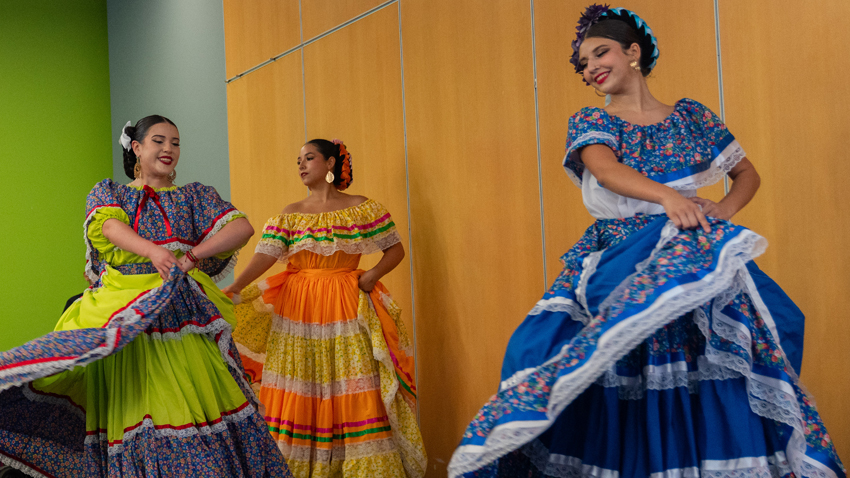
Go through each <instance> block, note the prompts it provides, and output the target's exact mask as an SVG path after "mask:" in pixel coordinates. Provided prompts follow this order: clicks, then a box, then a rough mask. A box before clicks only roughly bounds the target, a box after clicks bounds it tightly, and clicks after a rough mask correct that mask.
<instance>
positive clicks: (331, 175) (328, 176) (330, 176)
mask: <svg viewBox="0 0 850 478" xmlns="http://www.w3.org/2000/svg"><path fill="white" fill-rule="evenodd" d="M334 179H335V176H334V172H333V171H328V174H326V175H325V181H327V182H328V184H333V182H334Z"/></svg>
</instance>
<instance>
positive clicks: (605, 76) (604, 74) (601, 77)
mask: <svg viewBox="0 0 850 478" xmlns="http://www.w3.org/2000/svg"><path fill="white" fill-rule="evenodd" d="M607 79H608V72H607V71H603V72H602V73H600V74H598V75H596V76H594V77H593V81H595V82H596V84H597V85H601V84H602V83H605V80H607Z"/></svg>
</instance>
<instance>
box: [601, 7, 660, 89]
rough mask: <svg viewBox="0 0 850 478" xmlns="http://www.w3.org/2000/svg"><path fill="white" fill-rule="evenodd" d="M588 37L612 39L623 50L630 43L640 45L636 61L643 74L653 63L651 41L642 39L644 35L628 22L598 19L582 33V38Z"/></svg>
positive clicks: (645, 74)
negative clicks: (597, 21) (638, 58)
mask: <svg viewBox="0 0 850 478" xmlns="http://www.w3.org/2000/svg"><path fill="white" fill-rule="evenodd" d="M588 38H607V39H609V40H614V41H615V42H617V43H619V44H620V46H621V47H623V50H627V49H628V48H629V47H630V46H632V43H637V44H638V46H640V61H639V62H638V63H639V65H640V72H641V74H642V75H643V76H647V75H649V72H650V71H651V68H650V67H649V65H650V64H652V63H653V58H652V53H653V51H654V47H653V45H652V44H651V43H649V42H647V41H644V40H645V39H646V37H645V36H643V35H638V33H637V31H636V30H635V29H634V28H633V27H632V26H630V25H629V24H628V23H626V22H624V21H622V20H615V19H613V18H612V19H610V20H605V21H600V22H599V23H597V24H596V25H593V26H592V27H590V28H588V30H587V33H585V34H584V39H585V40H587V39H588Z"/></svg>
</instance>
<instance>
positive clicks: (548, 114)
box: [534, 0, 723, 284]
mask: <svg viewBox="0 0 850 478" xmlns="http://www.w3.org/2000/svg"><path fill="white" fill-rule="evenodd" d="M534 6H535V16H534V19H535V27H536V28H535V31H536V46H537V89H538V95H539V105H540V150H541V163H542V170H543V199H544V206H543V210H544V213H545V224H546V261H547V284H549V283H551V282H552V281H554V279H555V278H556V277H557V276H558V274H559V273H560V272H561V263H560V261H559V257H560V256H561V255H563V254H564V253H565V252H567V250H568V249H569V248H570V247H572V246H573V244H575V242H576V241H577V240H578V239H579V238H580V237H581V235H582V234H583V233H584V230H585V229H586V228H587V227H588V226H589V225H590V224H591V223H592V222H593V218H592V217H591V216H590V215H589V214H588V213H587V210H586V209H585V207H584V204H583V203H582V200H581V190H579V188H577V187H576V186H575V185H573V183H572V181H570V179H569V178H568V177H567V175H566V173H565V172H564V169H563V167H562V166H561V162H562V160H563V157H564V149H565V144H566V137H567V122H568V120H569V117H570V116H571V115H572V114H573V113H575V112H577V111H578V110H580V109H581V108H583V107H585V106H600V107H601V106H603V105H604V104H605V99H604V98H601V97H598V96H596V94H594V91H593V88H591V87H590V86H587V85H585V84H584V82H582V81H581V77H580V76H579V75H578V74H576V73H575V70H574V68H573V65H572V64H571V63H570V62H569V61H570V57H571V55H572V49H571V48H570V42H572V41H573V39H575V34H574V33H573V32H574V29H573V28H572V27H574V26H575V24H576V22H577V21H578V18H579V16H580V14H581V12H583V11H584V9H585V8H586V7H587V2H586V1H580V0H569V1H564V0H535V2H534ZM617 6H618V7H619V6H621V7H624V8H628V9H630V10H632V11H634V12H636V13H637V14H638V15H640V17H641V18H643V19H644V20H645V21H646V22H647V23H648V24H649V26H650V27H651V28H652V30H653V32H654V33H655V35H656V37H657V38H658V47H659V50H660V53H661V56H660V57H659V60H658V65H657V66H656V69H655V70H654V72H653V73H652V74H651V75H650V77H649V79H648V84H649V89H650V91H651V92H652V94H653V95H655V97H656V98H658V99H659V100H660V101H663V102H665V103H668V104H673V103H675V102H676V101H677V100H678V99H680V98H683V97H688V98H693V99H696V100H697V101H699V102H701V103H703V104H705V105H706V106H708V107H709V108H711V109H712V110H714V111H715V112H718V114H719V110H720V100H719V93H718V91H719V90H718V86H717V56H716V54H715V51H716V43H715V34H714V4H713V2H712V0H698V1H692V2H657V1H652V2H650V1H645V0H644V1H638V0H633V1H626V2H622V3H618V4H617ZM682 18H688V21H687V22H683V21H682ZM565 25H568V26H570V28H565V27H564V26H565ZM718 188H719V189H718ZM717 191H719V194H720V195H719V196H718V194H717ZM722 193H723V186H722V184H721V185H719V186H715V187H713V188H706V191H702V192H701V194H708V196H709V197H711V198H712V199H719V197H722Z"/></svg>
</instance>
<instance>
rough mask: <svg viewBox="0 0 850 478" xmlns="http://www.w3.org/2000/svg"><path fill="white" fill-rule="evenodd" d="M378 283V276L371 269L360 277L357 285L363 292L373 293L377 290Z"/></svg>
mask: <svg viewBox="0 0 850 478" xmlns="http://www.w3.org/2000/svg"><path fill="white" fill-rule="evenodd" d="M377 283H378V274H377V273H376V272H375V271H374V270H371V269H370V270H368V271H366V272H364V273H363V274H362V275H361V276H360V280H359V282H358V284H357V285H358V286H360V290H362V291H363V292H372V289H374V288H375V284H377Z"/></svg>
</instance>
